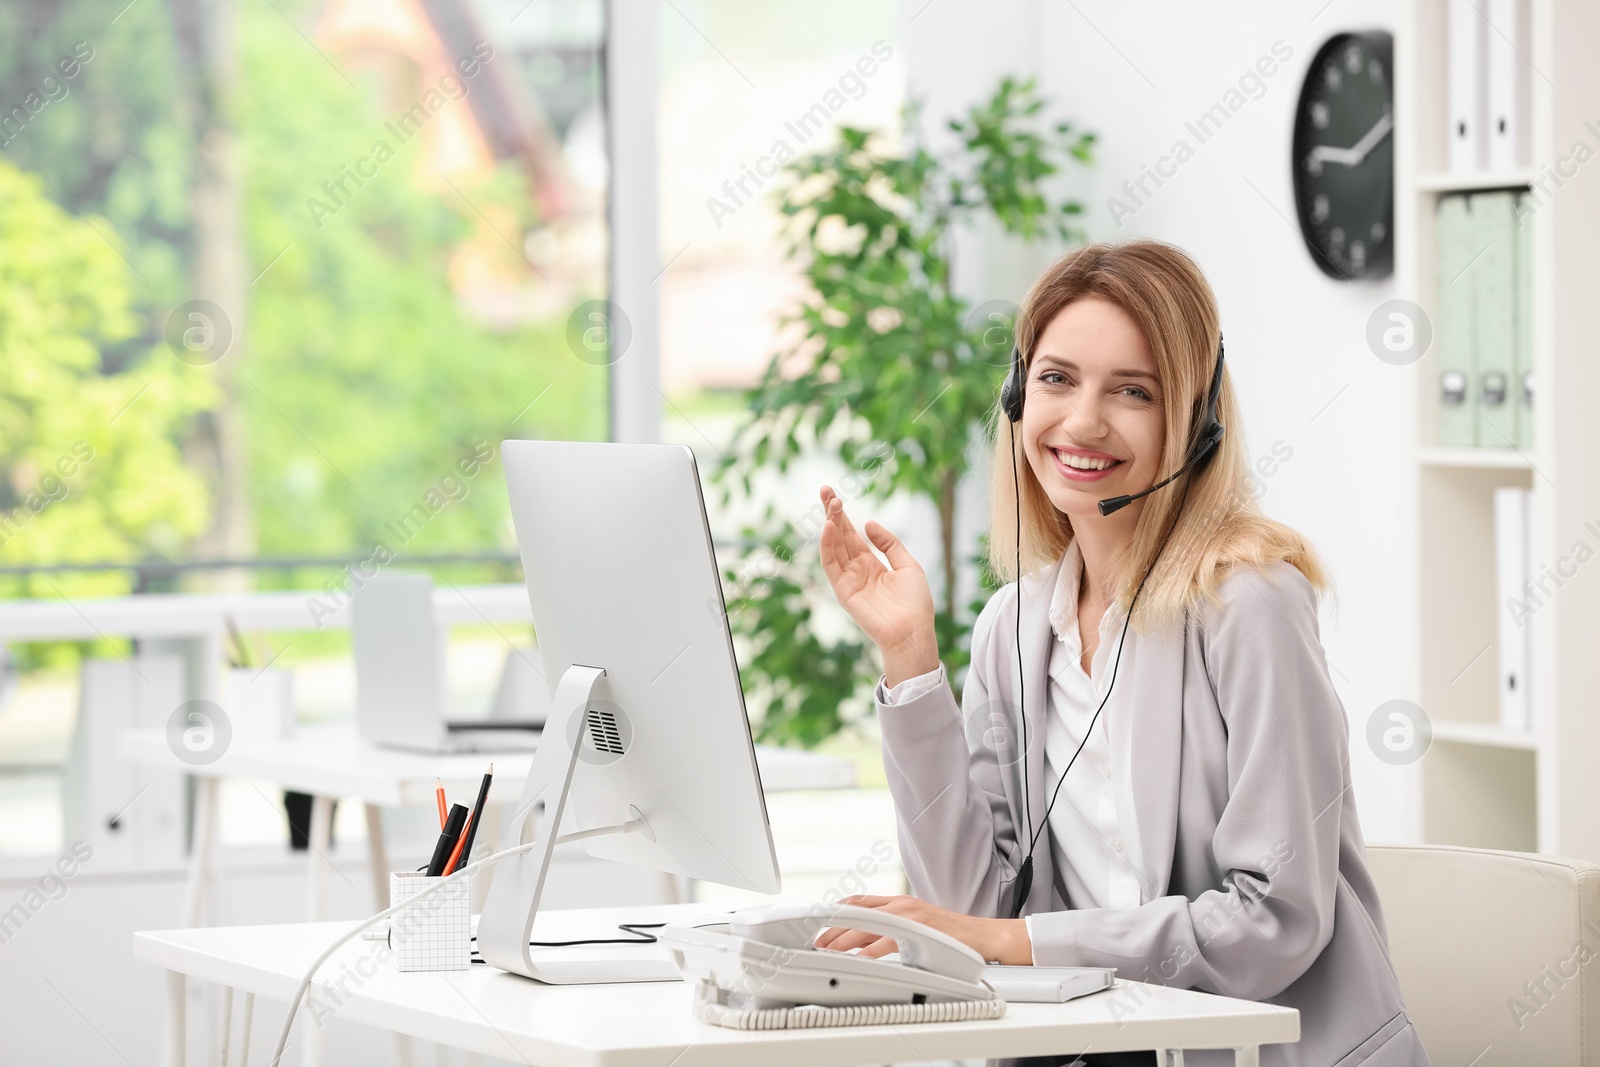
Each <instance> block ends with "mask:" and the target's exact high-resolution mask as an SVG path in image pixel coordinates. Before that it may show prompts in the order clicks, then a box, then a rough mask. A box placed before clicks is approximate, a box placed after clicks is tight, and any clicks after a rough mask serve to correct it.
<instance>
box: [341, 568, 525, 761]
mask: <svg viewBox="0 0 1600 1067" xmlns="http://www.w3.org/2000/svg"><path fill="white" fill-rule="evenodd" d="M350 612H351V618H350V628H351V631H352V634H351V643H352V645H353V646H354V649H355V661H356V730H357V732H358V733H359V734H360V736H361V739H362V740H363V741H366V742H368V743H370V744H374V745H382V746H384V747H386V748H401V749H409V750H412V751H417V752H502V751H508V750H509V751H515V750H519V749H520V750H523V751H526V750H528V749H532V748H536V747H537V746H538V738H539V730H541V729H542V728H543V726H544V717H543V712H544V694H542V693H540V694H538V696H539V698H540V699H539V701H538V702H537V704H536V705H535V706H534V707H531V708H525V709H522V710H523V711H524V712H526V713H529V714H528V717H526V718H521V719H512V718H508V717H505V716H503V715H501V716H499V717H496V712H503V711H506V710H509V709H507V708H506V707H505V706H504V703H503V702H497V706H496V707H494V708H492V709H491V713H490V718H487V719H454V718H451V716H450V715H449V714H448V712H447V710H446V709H447V708H448V707H449V701H450V696H449V686H448V673H447V671H446V668H445V648H446V639H447V637H448V631H447V630H446V629H445V628H444V627H442V626H440V625H439V623H438V621H437V619H435V617H434V610H433V579H431V578H429V577H428V576H427V575H426V574H420V573H410V572H406V571H393V570H390V571H384V572H382V573H380V574H375V575H373V576H372V577H371V578H369V579H367V581H366V583H365V584H364V585H363V586H362V587H361V589H360V591H358V592H357V593H356V595H355V597H354V599H353V600H352V602H351V605H350ZM519 657H520V650H511V653H510V654H509V655H508V656H507V659H506V672H507V673H510V672H512V671H515V670H516V669H517V664H518V663H520V662H521V661H520V658H519ZM504 682H505V679H504V678H502V688H504V687H505V686H504Z"/></svg>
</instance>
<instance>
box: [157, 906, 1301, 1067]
mask: <svg viewBox="0 0 1600 1067" xmlns="http://www.w3.org/2000/svg"><path fill="white" fill-rule="evenodd" d="M705 911H706V909H705V908H704V906H702V905H694V904H676V905H655V906H650V907H636V908H593V909H582V910H574V911H554V912H543V913H541V914H540V916H539V920H538V922H537V924H536V925H535V927H534V930H535V935H536V936H537V937H539V938H540V939H542V940H561V939H565V938H577V937H586V936H610V934H609V933H606V932H605V931H612V930H613V929H614V924H615V923H617V922H662V921H665V920H669V919H674V918H679V917H682V916H687V915H694V914H701V913H704V912H705ZM352 925H353V924H352V923H348V922H337V923H295V924H290V925H283V926H233V927H212V928H209V929H204V930H163V931H155V932H147V933H139V934H135V935H134V939H133V953H134V957H135V958H137V959H139V960H142V961H144V962H146V963H151V964H154V965H155V966H157V967H161V968H163V969H165V970H166V971H167V981H168V983H169V987H170V988H172V990H173V991H174V992H175V993H176V994H177V995H176V996H171V997H169V998H168V999H169V1002H170V1003H171V1004H172V1005H176V1007H175V1008H174V1009H171V1010H173V1012H174V1014H173V1017H172V1018H171V1019H170V1025H171V1027H172V1029H171V1032H172V1033H173V1034H183V1033H185V1032H186V1030H185V1019H184V1017H183V1004H184V996H183V993H184V988H185V985H186V983H187V981H188V980H189V979H190V978H198V979H202V980H204V981H208V982H215V983H218V984H219V985H221V986H223V987H224V988H225V989H227V990H229V991H230V992H229V994H228V996H227V998H226V999H227V1000H228V1001H231V1000H232V993H231V991H232V990H238V991H241V992H243V993H245V994H247V996H246V998H245V1003H246V1011H247V1012H248V1010H249V1008H250V1007H251V1006H252V1005H253V998H254V997H255V996H264V997H269V998H271V999H273V1000H277V1001H283V1002H288V1000H289V999H290V998H291V997H293V996H294V991H295V989H296V988H297V987H298V985H299V981H300V977H301V976H302V975H303V974H304V973H305V969H306V968H307V967H309V966H310V965H311V961H312V960H314V959H315V958H316V957H317V955H318V954H319V953H320V952H321V951H322V950H323V949H325V948H326V947H327V946H328V945H329V944H330V943H331V942H332V941H333V940H334V939H335V938H336V937H338V936H339V935H340V934H341V933H344V932H347V931H348V930H350V929H351V927H352ZM379 947H381V946H380V945H379V944H378V943H375V942H370V941H362V940H360V939H357V940H355V941H353V942H351V943H350V944H349V945H346V946H345V947H344V948H343V949H341V950H340V952H339V953H338V954H336V955H335V956H334V957H333V958H332V959H330V960H329V961H328V962H327V963H326V964H325V965H324V966H323V970H322V972H321V974H323V975H324V976H339V975H340V974H348V973H359V971H360V970H366V971H369V972H372V973H371V977H370V978H366V979H365V980H364V981H363V982H362V983H361V984H360V985H359V986H357V984H356V983H355V982H353V981H351V982H347V983H346V988H347V989H348V991H349V992H350V994H351V995H350V997H349V999H347V1000H345V1001H344V1003H342V1004H341V1005H339V1006H338V1010H337V1013H336V1014H337V1016H338V1017H339V1018H341V1019H348V1020H350V1021H353V1022H359V1023H364V1024H367V1025H369V1026H374V1027H377V1028H379V1029H381V1030H388V1031H392V1032H394V1033H397V1034H404V1035H409V1036H411V1037H417V1038H422V1039H424V1040H427V1041H436V1042H439V1043H440V1044H444V1045H449V1046H452V1047H455V1048H462V1049H467V1050H470V1051H473V1052H479V1053H483V1054H485V1055H489V1056H498V1057H501V1058H504V1059H510V1060H518V1061H523V1062H526V1063H529V1064H535V1065H542V1064H562V1065H565V1067H669V1065H671V1067H745V1065H747V1064H751V1063H760V1064H762V1065H763V1067H800V1065H813V1067H828V1065H834V1064H841V1065H842V1064H854V1063H886V1062H895V1061H906V1060H912V1061H923V1060H931V1059H951V1058H967V1057H973V1058H979V1057H986V1056H1033V1055H1044V1054H1047V1053H1081V1052H1115V1051H1125V1050H1137V1049H1151V1048H1154V1049H1158V1050H1164V1049H1185V1048H1188V1049H1199V1048H1224V1049H1226V1048H1231V1049H1234V1050H1235V1052H1234V1062H1235V1064H1236V1065H1238V1067H1255V1065H1256V1064H1257V1062H1258V1059H1257V1049H1258V1047H1259V1046H1260V1045H1266V1044H1275V1043H1278V1042H1292V1041H1297V1040H1299V1037H1300V1015H1299V1013H1298V1012H1296V1011H1295V1010H1294V1009H1292V1008H1281V1007H1278V1006H1277V1005H1273V1004H1259V1003H1255V1002H1253V1001H1246V1000H1233V999H1231V998H1228V997H1218V996H1211V995H1210V994H1206V993H1197V992H1194V991H1192V990H1183V989H1168V988H1166V987H1164V986H1152V985H1144V984H1142V983H1138V982H1123V981H1118V983H1117V985H1116V986H1115V987H1114V988H1112V989H1110V990H1107V991H1105V992H1103V993H1096V994H1094V995H1093V996H1089V997H1083V998H1080V999H1079V1000H1075V1001H1071V1002H1069V1003H1066V1004H1010V1005H1007V1008H1006V1014H1005V1016H1004V1017H1002V1018H999V1019H987V1020H981V1021H975V1022H964V1023H921V1024H917V1025H902V1026H858V1027H831V1028H821V1029H815V1030H777V1031H771V1030H769V1031H759V1032H746V1031H739V1030H728V1029H724V1028H721V1027H717V1026H711V1025H709V1024H706V1023H702V1022H700V1021H698V1020H697V1019H695V1018H694V1017H693V1015H692V1014H691V1012H690V999H691V993H692V991H691V988H690V986H689V985H688V984H687V983H684V982H650V983H640V984H623V985H598V986H544V985H539V984H538V983H536V982H532V981H528V980H526V979H523V978H519V977H516V976H514V975H510V974H506V973H505V972H503V971H497V970H494V969H492V968H490V967H487V966H483V965H481V964H475V965H474V966H473V967H472V968H471V969H470V970H467V971H444V972H435V973H409V974H401V973H399V972H397V971H395V970H394V969H393V968H392V967H390V966H375V965H374V964H373V963H372V961H371V959H370V958H369V959H363V957H371V956H372V955H373V953H374V952H375V951H376V950H377V949H378V948H379ZM652 947H653V946H652ZM592 951H607V950H605V949H598V950H592ZM628 951H630V952H631V953H635V954H636V953H639V952H641V951H643V950H641V949H640V948H638V947H630V949H629V950H628ZM656 951H662V950H659V949H657V950H656ZM663 955H664V953H663ZM341 964H343V965H347V967H348V968H349V969H348V970H345V969H342V968H341ZM358 964H361V965H362V966H360V967H358ZM313 988H315V986H313ZM229 1022H230V1023H231V1020H229ZM314 1025H315V1024H314V1023H313V1022H312V1019H311V1016H310V1013H309V1011H308V1010H307V1009H306V1008H304V1007H302V1009H301V1014H300V1017H299V1018H298V1019H297V1020H296V1021H295V1030H296V1032H297V1033H298V1032H299V1031H300V1029H301V1028H302V1027H306V1028H310V1027H312V1026H314ZM246 1026H248V1022H247V1023H246ZM224 1040H226V1038H225V1039H224ZM171 1047H172V1049H173V1050H174V1053H173V1056H174V1058H173V1059H172V1060H171V1062H172V1063H173V1064H175V1065H177V1067H181V1065H182V1063H183V1056H184V1052H183V1049H184V1042H183V1041H174V1042H172V1045H171ZM247 1051H248V1050H247Z"/></svg>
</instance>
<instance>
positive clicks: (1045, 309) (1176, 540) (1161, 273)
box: [988, 240, 1330, 631]
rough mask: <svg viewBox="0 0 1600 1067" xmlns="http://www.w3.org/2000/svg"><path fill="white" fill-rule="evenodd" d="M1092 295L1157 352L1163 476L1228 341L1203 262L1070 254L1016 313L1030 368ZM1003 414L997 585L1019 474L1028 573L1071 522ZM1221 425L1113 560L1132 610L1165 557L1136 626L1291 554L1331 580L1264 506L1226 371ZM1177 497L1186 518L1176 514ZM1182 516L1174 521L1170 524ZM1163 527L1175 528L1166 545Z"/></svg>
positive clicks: (1146, 244)
mask: <svg viewBox="0 0 1600 1067" xmlns="http://www.w3.org/2000/svg"><path fill="white" fill-rule="evenodd" d="M1090 296H1095V297H1101V298H1104V299H1106V300H1109V301H1111V302H1112V303H1114V304H1116V305H1117V306H1119V307H1120V308H1122V310H1124V311H1125V312H1127V313H1128V315H1129V316H1131V317H1132V318H1133V320H1134V322H1136V323H1137V324H1138V326H1139V329H1140V331H1141V332H1142V333H1143V334H1144V338H1145V341H1146V342H1147V343H1148V344H1149V346H1150V351H1151V353H1152V354H1153V355H1154V356H1155V361H1156V374H1157V376H1158V377H1159V378H1160V381H1161V387H1162V392H1163V394H1164V395H1165V396H1166V398H1167V401H1168V402H1167V403H1166V405H1165V419H1166V444H1165V447H1164V448H1163V450H1162V458H1161V465H1160V471H1161V476H1162V477H1165V476H1166V475H1167V474H1170V473H1171V472H1172V471H1175V470H1177V469H1178V468H1179V467H1180V466H1182V465H1183V461H1184V459H1185V458H1186V457H1187V455H1188V451H1189V442H1190V440H1191V438H1192V437H1193V436H1194V432H1195V427H1196V424H1197V423H1198V422H1199V421H1200V419H1201V418H1202V417H1203V416H1204V414H1205V403H1206V394H1207V391H1208V390H1209V389H1210V386H1211V377H1212V374H1213V372H1214V370H1215V367H1216V358H1217V346H1218V345H1219V344H1220V343H1221V337H1222V328H1221V323H1220V319H1219V316H1218V314H1217V302H1216V297H1215V296H1214V295H1213V293H1212V291H1211V286H1210V284H1209V283H1208V282H1207V281H1206V279H1205V275H1204V274H1202V273H1201V271H1200V268H1199V267H1198V266H1197V265H1196V264H1195V262H1194V261H1193V260H1192V259H1190V258H1189V256H1188V255H1187V254H1186V253H1184V252H1183V251H1182V250H1180V249H1178V248H1176V247H1174V246H1172V245H1168V244H1164V243H1162V242H1160V241H1150V240H1136V241H1128V242H1123V243H1115V244H1110V243H1107V244H1093V245H1088V246H1086V247H1084V248H1080V249H1077V250H1075V251H1073V252H1069V253H1067V254H1066V255H1064V256H1062V257H1061V258H1060V259H1058V260H1056V261H1055V262H1054V263H1052V264H1051V265H1050V266H1049V267H1047V268H1046V269H1045V270H1044V272H1043V273H1042V274H1040V275H1039V277H1038V279H1037V280H1036V281H1035V282H1034V283H1033V287H1032V288H1031V289H1030V290H1029V291H1028V295H1027V296H1026V297H1025V298H1024V300H1023V304H1022V307H1021V309H1020V310H1019V312H1018V314H1017V325H1016V344H1017V347H1018V349H1019V350H1020V351H1021V353H1022V357H1023V365H1024V367H1025V368H1026V369H1027V370H1028V371H1030V372H1031V367H1032V362H1033V350H1034V347H1035V345H1036V344H1037V343H1038V338H1039V335H1040V334H1041V333H1043V332H1044V329H1045V327H1046V326H1048V325H1049V323H1050V322H1051V320H1052V319H1054V318H1055V317H1056V315H1057V314H1059V313H1060V312H1061V310H1062V309H1063V308H1064V307H1066V306H1067V305H1068V304H1070V303H1072V302H1073V301H1074V300H1078V299H1081V298H1083V297H1090ZM1026 380H1027V379H1026V375H1025V376H1024V381H1025V382H1026ZM994 420H995V422H994V425H995V427H996V431H997V437H996V447H995V449H994V467H993V471H992V475H991V477H990V481H989V484H990V519H989V546H988V564H989V567H990V569H991V570H992V571H993V572H994V573H995V574H996V575H998V576H999V577H1000V578H1001V580H1002V581H1014V580H1016V578H1017V577H1018V575H1017V569H1018V561H1017V548H1018V543H1017V528H1018V517H1017V511H1018V504H1019V501H1018V497H1017V485H1016V479H1015V476H1014V475H1013V470H1015V471H1016V472H1017V473H1019V474H1020V475H1021V477H1022V489H1021V498H1020V508H1021V533H1022V541H1021V556H1022V559H1021V570H1022V573H1024V574H1027V573H1029V572H1031V571H1033V570H1035V569H1038V568H1040V567H1043V566H1047V565H1049V564H1052V563H1054V562H1055V561H1056V560H1057V559H1059V558H1060V556H1061V554H1062V553H1063V552H1064V551H1066V548H1067V546H1068V545H1069V544H1070V543H1071V542H1072V536H1073V535H1072V524H1071V521H1070V520H1069V519H1068V517H1067V516H1066V515H1065V514H1063V513H1062V512H1060V511H1058V510H1056V507H1055V505H1054V504H1053V503H1052V502H1051V500H1050V498H1049V496H1047V495H1046V494H1045V491H1044V487H1043V486H1041V485H1040V484H1039V479H1038V477H1037V476H1036V475H1035V474H1034V473H1033V468H1032V467H1031V466H1030V465H1029V463H1028V458H1027V454H1026V453H1025V452H1024V450H1023V442H1022V438H1021V435H1020V434H1017V433H1015V432H1014V431H1013V430H1012V429H1011V428H1009V427H1008V426H1002V425H1001V424H1002V423H1009V420H1008V419H1006V416H1005V413H1004V412H1003V411H1002V410H1001V409H1000V405H999V403H998V402H997V403H996V405H995V409H994ZM1217 421H1218V422H1220V423H1222V425H1223V426H1224V427H1225V428H1226V431H1227V432H1226V433H1225V434H1224V435H1223V438H1222V441H1221V443H1220V444H1219V445H1218V446H1217V449H1216V452H1215V453H1214V454H1213V455H1212V457H1211V459H1210V461H1209V462H1208V463H1206V464H1205V466H1204V467H1203V468H1201V469H1200V470H1198V471H1191V472H1190V473H1188V474H1186V475H1184V476H1183V477H1182V478H1180V479H1179V480H1178V481H1176V482H1174V483H1173V484H1172V485H1171V487H1169V488H1167V489H1165V490H1161V491H1158V492H1155V493H1152V494H1150V495H1149V496H1147V497H1145V498H1144V510H1143V511H1142V513H1141V514H1140V516H1139V522H1138V525H1137V526H1136V527H1135V529H1134V534H1133V537H1132V538H1131V539H1130V540H1129V541H1128V542H1127V543H1126V544H1125V545H1123V547H1122V549H1121V550H1120V551H1119V552H1118V554H1117V556H1116V559H1115V560H1114V563H1113V566H1114V567H1115V568H1116V574H1115V575H1114V577H1113V579H1112V581H1111V583H1110V590H1111V595H1112V597H1113V598H1114V599H1115V602H1116V603H1117V604H1119V605H1121V607H1122V609H1123V610H1124V611H1127V610H1128V609H1129V602H1130V601H1131V600H1132V599H1133V596H1134V593H1135V591H1136V590H1137V589H1138V586H1139V581H1140V579H1141V577H1143V576H1144V574H1145V572H1146V571H1147V570H1150V567H1151V565H1152V564H1153V563H1156V562H1157V561H1156V554H1157V553H1158V552H1160V560H1159V565H1158V566H1157V567H1156V569H1155V570H1153V571H1151V572H1150V577H1149V579H1148V581H1147V582H1146V583H1145V587H1144V591H1143V593H1141V594H1140V595H1139V611H1138V614H1139V618H1138V619H1137V620H1134V621H1133V623H1132V625H1133V627H1134V629H1135V630H1139V631H1144V630H1149V629H1155V628H1161V627H1165V626H1169V625H1172V624H1174V623H1176V622H1178V621H1180V620H1181V619H1182V618H1183V617H1184V614H1185V612H1186V611H1187V610H1188V609H1189V608H1190V607H1193V606H1198V603H1199V601H1200V600H1201V599H1202V598H1208V599H1210V600H1211V601H1212V602H1217V601H1218V600H1219V599H1220V598H1219V596H1218V591H1219V589H1220V588H1221V585H1222V580H1223V579H1224V578H1225V577H1226V576H1227V574H1228V573H1229V572H1230V571H1231V570H1232V569H1233V568H1235V567H1251V568H1256V569H1263V568H1266V567H1268V566H1270V565H1271V564H1273V563H1275V562H1277V561H1279V560H1286V561H1288V562H1289V563H1291V564H1293V565H1294V566H1295V567H1296V568H1298V569H1299V570H1300V572H1301V573H1302V574H1304V575H1305V576H1306V578H1307V579H1308V580H1309V581H1310V582H1311V585H1312V586H1313V587H1314V588H1315V589H1317V590H1318V591H1319V592H1325V591H1327V590H1328V589H1329V588H1330V583H1329V581H1328V576H1327V573H1326V571H1325V570H1324V568H1323V565H1322V562H1321V560H1320V559H1318V557H1317V553H1316V551H1315V549H1313V548H1312V547H1311V545H1310V543H1309V542H1307V541H1306V539H1305V538H1304V537H1302V536H1301V535H1300V534H1299V533H1297V532H1296V531H1294V530H1292V529H1290V528H1289V527H1287V526H1285V525H1284V524H1283V523H1281V522H1277V521H1274V520H1273V519H1269V518H1267V517H1266V516H1265V515H1263V514H1261V509H1260V507H1259V505H1258V504H1257V502H1256V497H1255V494H1254V492H1252V491H1251V489H1250V475H1249V461H1248V458H1247V455H1246V452H1245V441H1244V432H1243V431H1244V427H1243V421H1242V419H1241V418H1240V414H1239V406H1238V403H1237V402H1236V400H1235V397H1234V393H1233V385H1232V382H1231V380H1230V379H1229V375H1228V373H1227V371H1226V370H1224V371H1223V375H1222V390H1221V394H1220V396H1219V397H1218V400H1217ZM998 434H1008V437H1009V440H1010V441H1011V442H1013V444H1012V446H1011V447H1006V446H1004V445H1001V444H1000V441H1001V440H1002V438H1000V437H999V436H998ZM1013 464H1014V465H1015V466H1013ZM1155 480H1156V481H1159V480H1160V478H1157V479H1155ZM1185 481H1187V483H1188V484H1187V487H1186V486H1185V484H1184V483H1185ZM1185 492H1187V498H1185ZM1180 501H1182V504H1183V508H1182V514H1181V515H1177V514H1176V513H1177V512H1178V506H1179V502H1180ZM1175 515H1176V519H1177V525H1176V526H1173V521H1174V517H1175ZM1168 527H1172V534H1171V537H1170V539H1169V540H1168V542H1167V545H1166V548H1165V550H1162V548H1161V545H1162V540H1163V539H1164V538H1165V537H1166V534H1167V529H1168Z"/></svg>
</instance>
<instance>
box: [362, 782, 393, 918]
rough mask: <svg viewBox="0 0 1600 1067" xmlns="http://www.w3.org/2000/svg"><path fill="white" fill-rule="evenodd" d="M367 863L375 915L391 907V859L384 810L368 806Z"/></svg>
mask: <svg viewBox="0 0 1600 1067" xmlns="http://www.w3.org/2000/svg"><path fill="white" fill-rule="evenodd" d="M367 862H369V863H370V864H372V902H373V904H375V905H377V906H376V907H374V908H373V909H372V912H373V914H374V915H376V914H377V913H378V912H380V911H382V910H383V909H384V908H387V907H388V906H389V857H388V854H387V852H386V850H385V849H384V841H383V809H382V808H380V807H378V805H376V804H368V805H367Z"/></svg>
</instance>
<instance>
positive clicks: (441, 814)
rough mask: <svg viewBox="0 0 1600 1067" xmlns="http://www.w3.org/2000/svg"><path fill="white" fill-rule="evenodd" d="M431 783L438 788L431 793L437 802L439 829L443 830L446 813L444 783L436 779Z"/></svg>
mask: <svg viewBox="0 0 1600 1067" xmlns="http://www.w3.org/2000/svg"><path fill="white" fill-rule="evenodd" d="M433 781H434V784H435V785H436V786H437V787H438V788H436V789H435V790H434V791H433V795H434V796H435V797H437V798H438V800H439V829H441V830H443V829H444V820H445V816H446V814H447V813H448V811H447V809H446V807H445V803H444V782H443V781H442V780H440V779H438V778H435V779H434V780H433Z"/></svg>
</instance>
